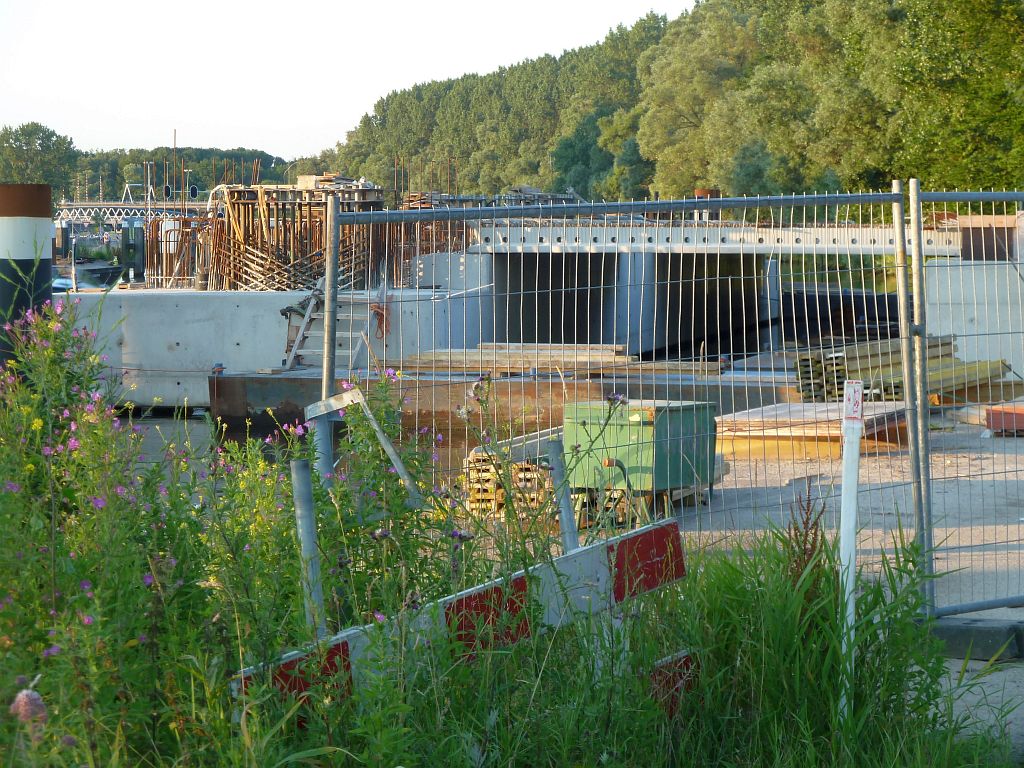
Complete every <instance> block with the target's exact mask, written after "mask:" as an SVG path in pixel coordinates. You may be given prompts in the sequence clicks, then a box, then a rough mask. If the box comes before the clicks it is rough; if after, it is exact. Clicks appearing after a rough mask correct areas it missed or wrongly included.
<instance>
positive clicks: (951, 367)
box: [794, 336, 1009, 403]
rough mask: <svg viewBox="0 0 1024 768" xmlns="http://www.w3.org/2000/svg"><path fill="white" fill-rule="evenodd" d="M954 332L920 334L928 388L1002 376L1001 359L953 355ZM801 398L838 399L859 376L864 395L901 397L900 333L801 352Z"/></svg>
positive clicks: (942, 388) (887, 398)
mask: <svg viewBox="0 0 1024 768" xmlns="http://www.w3.org/2000/svg"><path fill="white" fill-rule="evenodd" d="M956 352H957V346H956V344H955V341H954V337H953V336H929V337H928V338H927V339H925V358H926V366H927V371H928V391H929V392H930V393H944V392H951V391H954V390H959V389H963V388H966V387H973V386H978V385H980V384H986V383H989V382H993V381H997V380H998V379H1001V378H1002V377H1003V376H1004V375H1005V374H1006V372H1007V371H1008V370H1009V367H1008V366H1007V365H1006V363H1005V362H1003V361H1002V360H979V361H976V362H971V363H967V362H964V361H963V360H959V359H958V358H956V357H955V355H956ZM794 369H795V371H796V377H797V386H798V388H799V390H800V393H801V396H802V398H803V400H804V402H812V403H821V402H834V401H837V400H841V399H842V396H843V385H844V384H845V383H846V381H847V379H859V380H861V381H863V382H864V398H865V400H869V401H887V402H891V401H894V400H904V399H905V398H906V395H907V392H906V391H905V388H904V382H903V356H902V352H901V345H900V340H899V339H887V340H884V341H868V342H861V343H858V344H847V345H845V346H841V347H834V348H826V349H820V350H815V351H812V352H807V353H803V354H800V355H799V356H798V357H797V360H796V362H795V363H794Z"/></svg>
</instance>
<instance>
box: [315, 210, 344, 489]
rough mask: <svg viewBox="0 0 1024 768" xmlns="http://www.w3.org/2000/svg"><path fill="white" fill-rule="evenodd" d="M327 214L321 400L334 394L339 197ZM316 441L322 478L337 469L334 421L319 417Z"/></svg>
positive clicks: (336, 344)
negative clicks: (335, 466) (332, 422)
mask: <svg viewBox="0 0 1024 768" xmlns="http://www.w3.org/2000/svg"><path fill="white" fill-rule="evenodd" d="M326 202H327V205H326V210H325V215H324V227H325V232H324V263H325V269H324V318H323V322H324V346H323V357H324V361H323V363H324V370H323V375H322V376H321V381H320V399H321V400H326V399H327V398H329V397H330V396H331V395H333V394H334V377H335V370H334V369H335V363H334V360H335V353H336V352H337V349H338V250H339V246H340V238H339V236H338V196H337V195H336V194H335V193H333V192H331V193H330V194H328V195H327V201H326ZM313 441H314V443H315V444H316V469H317V472H319V473H320V477H321V478H326V477H327V475H328V474H330V473H331V472H333V471H334V426H333V425H332V424H331V420H330V419H328V418H326V417H323V418H319V419H316V425H315V429H314V430H313Z"/></svg>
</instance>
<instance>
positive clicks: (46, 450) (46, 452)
mask: <svg viewBox="0 0 1024 768" xmlns="http://www.w3.org/2000/svg"><path fill="white" fill-rule="evenodd" d="M43 456H53V448H51V447H50V446H48V445H44V446H43Z"/></svg>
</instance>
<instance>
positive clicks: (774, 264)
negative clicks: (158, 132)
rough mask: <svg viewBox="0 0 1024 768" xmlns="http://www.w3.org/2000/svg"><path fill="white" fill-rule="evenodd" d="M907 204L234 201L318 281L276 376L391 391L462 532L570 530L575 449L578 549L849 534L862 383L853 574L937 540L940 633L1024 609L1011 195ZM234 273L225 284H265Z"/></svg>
mask: <svg viewBox="0 0 1024 768" xmlns="http://www.w3.org/2000/svg"><path fill="white" fill-rule="evenodd" d="M372 191H373V190H370V192H372ZM908 191H909V195H905V194H904V191H903V188H902V186H901V185H900V184H899V183H898V182H897V183H894V187H893V190H892V191H891V192H873V193H865V194H821V195H806V196H779V197H762V198H731V199H730V198H699V199H690V200H675V201H646V202H637V203H598V204H586V203H580V204H575V203H573V204H568V203H564V202H559V201H555V202H551V201H545V203H544V204H526V203H524V204H517V205H506V206H501V207H495V206H493V205H491V203H493V202H494V201H488V200H483V199H481V200H469V199H462V198H459V199H455V198H452V199H450V200H449V199H448V198H446V197H445V196H441V195H439V196H435V197H436V199H434V198H431V199H430V200H429V201H424V200H419V199H417V200H416V201H415V204H414V205H410V206H409V208H408V209H405V210H365V209H359V208H358V207H355V208H353V207H347V208H346V207H345V205H347V204H345V203H344V198H343V199H342V206H340V207H339V210H341V211H342V212H340V213H338V214H337V215H336V216H331V215H328V203H327V202H326V201H327V198H328V197H329V195H330V192H329V191H328V192H324V193H321V192H317V191H315V190H314V191H312V192H308V193H303V194H304V196H303V198H302V200H300V201H298V202H297V203H296V205H295V206H292V207H291V208H289V207H288V206H286V205H284V204H283V202H282V200H283V199H282V198H279V197H276V198H275V197H273V196H270V197H266V198H265V201H264V202H261V198H259V196H256V197H253V196H252V195H249V196H248V197H246V196H244V195H242V196H241V197H239V199H244V200H245V201H248V202H251V201H252V200H255V201H256V203H259V205H256V203H253V205H254V206H256V207H255V208H253V210H254V211H255V212H254V213H253V222H255V224H254V225H253V228H252V229H253V231H254V232H255V231H257V230H258V231H259V232H260V233H262V234H260V236H259V237H260V238H263V239H262V240H260V239H259V238H257V241H258V242H257V241H254V242H256V245H257V246H259V247H258V248H257V247H256V246H252V247H253V248H256V251H258V252H259V253H263V250H266V248H271V246H273V248H277V249H278V250H276V251H275V253H278V251H279V253H278V256H277V257H276V258H277V262H276V263H277V264H278V265H279V266H280V267H281V270H283V271H282V274H285V273H286V274H287V275H289V276H290V278H289V279H294V280H297V281H298V282H297V283H296V285H301V286H303V287H305V288H308V289H310V293H309V298H308V300H306V301H300V302H298V303H296V304H293V305H292V306H290V307H288V308H287V309H286V311H285V312H284V314H286V315H287V318H288V320H287V323H288V344H287V349H286V350H285V355H284V359H285V366H284V368H285V369H286V374H287V375H288V376H291V377H292V379H291V380H292V381H293V382H294V381H295V380H299V379H302V377H307V378H308V379H318V378H320V377H321V366H322V364H323V360H324V359H325V356H327V355H328V353H329V355H330V356H333V358H334V362H333V365H334V368H335V372H336V379H337V381H335V382H334V385H335V386H336V387H338V386H340V380H341V379H350V380H358V381H360V382H364V383H365V382H367V380H368V381H369V382H371V383H372V382H373V381H374V380H380V379H384V378H391V379H394V384H393V388H395V389H396V390H397V394H398V397H399V398H400V401H401V411H402V414H401V419H402V427H403V433H404V434H405V435H406V436H407V438H409V439H415V440H417V441H418V442H420V443H422V444H423V446H424V448H425V454H426V455H427V456H429V463H430V465H431V466H432V468H433V475H434V483H435V485H436V486H437V487H438V488H439V489H442V491H447V492H449V493H450V494H451V495H452V496H453V497H455V498H456V500H457V502H458V505H459V508H460V509H461V510H462V511H463V513H464V514H466V515H471V516H473V517H474V518H476V519H478V520H488V521H493V522H494V524H495V526H496V528H500V526H502V525H506V526H507V525H509V524H512V523H514V519H513V518H515V517H516V516H517V515H518V516H522V515H530V514H533V515H534V518H533V519H532V522H534V523H535V522H536V519H535V517H536V515H535V513H536V510H538V509H540V508H542V507H545V508H548V509H551V510H554V507H555V505H554V503H553V501H552V495H553V492H554V486H553V481H552V477H551V472H550V463H551V462H550V458H551V456H550V455H551V452H552V451H555V450H560V451H561V453H562V454H563V456H564V459H565V463H566V465H567V474H568V484H569V486H570V491H571V503H572V506H573V514H574V515H575V516H576V521H577V525H578V527H579V529H580V531H581V532H582V533H583V534H584V537H585V538H586V537H591V538H592V537H600V536H606V535H609V534H610V533H612V532H619V531H621V530H622V529H623V528H625V527H628V526H632V525H637V524H641V523H643V522H646V521H647V520H649V519H652V518H657V517H663V516H666V515H674V516H676V517H678V519H679V520H680V523H681V526H682V528H683V529H684V531H685V534H686V536H687V537H688V539H689V540H690V541H691V542H692V543H694V544H695V545H699V546H728V545H732V544H742V543H743V542H744V541H745V540H746V538H747V537H748V536H749V535H751V534H752V533H754V532H757V531H763V530H765V529H766V528H767V527H769V526H786V525H787V524H789V522H790V521H791V520H792V519H793V516H794V515H800V514H802V513H807V512H808V511H810V512H811V513H817V512H819V511H820V512H821V522H822V524H823V525H824V526H825V527H826V528H827V529H829V530H834V529H836V528H837V527H838V513H839V501H840V493H841V477H840V467H841V461H840V459H841V457H840V453H841V443H842V427H841V416H842V412H841V410H842V403H841V400H842V394H843V386H844V383H845V382H846V381H847V380H849V379H856V380H861V381H863V382H864V390H865V395H866V400H867V403H866V408H865V436H864V439H863V440H862V442H861V453H862V462H861V476H860V490H859V502H860V516H859V520H858V529H859V546H860V557H861V562H862V563H863V564H864V565H865V567H867V568H872V567H874V566H875V564H877V561H878V556H879V555H880V554H881V553H882V552H883V551H885V550H886V548H888V547H890V546H891V545H892V543H893V540H894V538H896V537H900V536H902V537H905V538H907V539H910V538H916V539H917V540H918V541H919V543H920V544H921V545H922V546H923V547H925V548H930V547H932V546H933V547H934V549H933V550H932V552H933V556H934V560H931V559H929V560H928V563H929V565H933V566H934V569H935V571H936V572H937V573H938V574H940V575H939V576H938V578H937V579H936V580H935V581H934V582H932V583H931V587H930V591H929V595H928V597H929V600H930V601H931V603H932V604H933V606H934V607H935V609H936V611H937V612H938V613H940V614H941V613H955V612H961V611H964V610H973V609H976V608H979V607H982V608H984V607H994V606H1005V605H1011V604H1020V603H1021V601H1020V599H1019V597H1018V596H1020V595H1021V594H1024V584H1021V578H1022V577H1021V575H1020V566H1021V558H1020V543H1021V524H1022V519H1024V515H1022V514H1021V512H1020V509H1021V501H1020V499H1021V494H1020V485H1019V483H1020V477H1019V459H1018V451H1017V449H1016V440H1015V439H1014V437H1013V436H1015V435H1016V434H1017V433H1018V423H1019V424H1020V426H1021V430H1020V431H1024V415H1020V416H1019V415H1018V408H1021V409H1022V411H1024V405H1018V404H1016V403H1015V402H1014V401H1016V400H1017V399H1018V398H1022V397H1024V389H1022V386H1024V382H1022V379H1021V376H1020V375H1018V374H1019V372H1020V371H1021V370H1022V368H1024V341H1022V338H1024V337H1022V334H1024V309H1022V297H1021V285H1022V276H1021V274H1020V271H1019V257H1020V253H1021V247H1022V242H1021V241H1022V236H1021V234H1020V232H1021V230H1020V226H1019V224H1020V216H1019V215H1018V211H1019V205H1020V201H1021V199H1022V198H1021V195H1020V194H1019V193H991V194H989V193H986V194H982V193H934V192H924V193H921V192H920V190H919V188H918V186H917V183H916V182H915V181H913V180H912V181H911V184H910V188H909V190H908ZM370 192H367V191H366V189H364V188H363V187H360V195H363V196H365V195H368V194H370ZM239 195H241V193H239ZM360 199H362V198H360ZM371 202H372V201H371ZM516 202H522V201H516ZM446 203H448V204H457V205H462V206H470V207H461V208H449V207H443V206H444V205H445V204H446ZM369 207H370V208H373V207H374V206H373V205H370V206H369ZM257 209H258V210H257ZM281 211H283V212H285V213H280V216H279V212H281ZM257 214H258V215H257ZM281 217H284V218H281ZM279 218H281V220H280V221H279ZM285 218H286V219H287V221H284V219H285ZM331 221H333V222H334V223H335V225H336V227H335V229H334V230H333V231H330V222H331ZM215 224H216V220H215ZM256 224H258V226H256ZM238 229H239V231H241V232H243V234H244V233H245V232H248V231H249V230H247V229H245V228H244V227H240V228H238ZM221 230H223V231H222V232H221V234H224V233H225V232H227V230H225V229H224V228H223V227H222V228H221ZM221 230H217V231H221ZM232 231H234V230H232ZM197 237H198V239H199V241H200V244H201V243H202V242H203V234H202V233H201V232H200V233H199V234H198V235H197ZM225 237H226V238H227V239H225V240H224V243H227V245H224V244H223V243H222V245H224V248H227V247H228V245H230V247H231V248H232V249H234V250H232V253H235V252H236V251H237V252H238V253H241V252H242V251H245V250H246V247H248V246H246V243H248V241H242V240H240V241H239V242H238V243H235V242H234V240H231V238H230V237H227V235H225ZM229 241H230V242H229ZM292 241H295V242H300V243H302V244H303V245H302V247H303V248H304V249H305V250H301V251H295V250H294V249H291V250H289V247H287V246H288V244H289V243H291V242H292ZM240 244H241V245H240ZM261 244H262V245H261ZM249 245H250V246H251V243H250V244H249ZM279 246H280V247H279ZM261 248H262V249H263V250H261ZM239 249H241V250H239ZM331 249H334V251H335V252H336V254H337V255H336V257H335V259H334V261H333V262H332V259H331V258H330V253H329V251H330V250H331ZM204 252H205V251H204ZM226 252H227V251H225V253H226ZM325 253H326V255H327V257H326V258H325ZM306 257H308V258H306ZM243 261H245V260H244V259H243ZM236 262H237V263H236ZM204 263H206V262H204ZM225 263H226V262H225ZM231 263H232V264H235V265H236V267H238V268H237V269H236V270H235V271H236V272H237V275H236V277H235V278H232V279H236V280H241V279H242V277H244V276H245V275H248V274H249V272H246V271H245V270H250V271H251V266H247V267H245V268H244V269H243V268H242V267H239V266H238V264H241V263H242V262H241V261H238V260H237V259H236V261H232V262H231ZM246 263H248V262H246ZM331 263H336V264H337V269H338V274H337V291H336V295H335V297H334V298H333V299H332V300H330V301H328V302H325V301H324V295H325V293H330V291H328V290H325V288H326V285H325V281H324V265H325V264H331ZM213 264H214V262H213V261H209V263H208V266H209V268H210V269H211V272H210V285H211V287H212V286H213V284H214V282H215V280H214V273H215V272H216V270H214V269H213ZM233 269H234V267H233ZM264 271H265V270H264ZM243 272H244V274H243ZM216 273H217V274H218V275H221V272H216ZM225 274H226V273H225ZM232 274H235V273H232ZM261 274H263V273H261ZM239 276H242V277H239ZM250 277H252V276H251V275H250ZM217 279H221V278H220V277H218V278H217ZM246 279H247V280H248V279H249V278H246ZM253 279H254V278H253ZM261 279H262V278H261ZM218 285H219V283H218ZM239 285H242V283H239ZM255 285H256V283H253V282H252V280H249V282H245V283H244V286H243V287H246V288H247V289H251V288H253V286H255ZM327 304H333V305H334V309H333V313H332V311H329V310H330V307H329V306H327ZM332 314H333V317H331V315H332ZM325 321H326V324H327V325H326V326H325ZM332 326H333V328H332ZM325 327H326V328H327V329H328V332H327V333H325ZM275 375H276V374H275ZM308 383H310V384H312V382H308ZM300 389H301V388H300ZM309 389H310V387H307V388H306V389H303V390H301V391H303V392H306V391H307V390H309ZM296 391H299V390H298V389H297V390H296ZM303 396H305V395H303ZM309 399H310V398H307V401H308V400H309ZM1018 420H1019V421H1018ZM552 440H555V441H558V442H559V443H560V444H561V449H557V448H554V447H553V445H554V443H552ZM428 446H429V448H428ZM495 457H501V458H503V459H505V460H506V461H504V462H502V463H501V465H502V467H503V469H502V468H499V464H498V463H497V462H495V460H494V459H495ZM347 460H349V461H352V460H355V461H358V457H348V459H347ZM551 523H552V526H555V528H557V520H555V519H554V516H553V517H552V520H551ZM552 541H557V530H553V531H552Z"/></svg>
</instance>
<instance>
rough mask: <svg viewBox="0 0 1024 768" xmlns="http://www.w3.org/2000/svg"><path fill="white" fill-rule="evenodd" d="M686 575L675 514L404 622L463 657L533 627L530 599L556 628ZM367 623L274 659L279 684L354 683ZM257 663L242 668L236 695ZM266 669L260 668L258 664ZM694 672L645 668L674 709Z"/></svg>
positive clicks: (676, 661) (670, 664) (687, 663)
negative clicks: (448, 642)
mask: <svg viewBox="0 0 1024 768" xmlns="http://www.w3.org/2000/svg"><path fill="white" fill-rule="evenodd" d="M685 575H686V566H685V561H684V557H683V546H682V539H681V538H680V535H679V526H678V524H677V523H676V521H675V520H666V521H662V522H658V523H655V524H653V525H649V526H645V527H644V528H638V529H637V530H635V531H630V532H629V533H626V534H623V535H622V536H617V537H616V538H613V539H608V540H606V541H602V542H599V543H596V544H592V545H590V546H587V547H583V548H581V549H577V550H574V551H572V552H570V553H568V554H565V555H562V556H561V557H558V558H555V559H554V560H552V561H551V562H550V563H542V564H539V565H536V566H533V567H532V568H529V569H527V570H526V571H520V572H519V573H516V574H514V575H513V576H512V577H511V578H508V579H502V580H498V581H493V582H489V583H487V584H481V585H479V586H477V587H473V588H471V589H467V590H464V591H462V592H459V593H457V594H454V595H450V596H448V597H446V598H444V599H442V600H440V601H438V602H436V603H432V604H430V605H427V606H425V607H424V608H423V609H422V610H421V611H420V612H419V614H417V616H416V618H415V619H414V620H413V622H412V626H411V627H410V628H409V630H410V633H411V634H412V636H413V639H414V640H415V639H416V638H417V637H423V639H429V638H430V636H431V635H433V636H434V637H436V633H437V632H438V631H441V630H446V631H447V632H448V635H449V637H450V638H452V639H453V640H456V641H458V642H460V643H462V644H463V645H464V646H465V647H466V653H467V655H472V654H473V653H474V652H475V651H478V650H482V649H485V648H491V647H503V646H508V645H511V644H513V643H515V642H517V641H519V640H522V639H523V638H526V637H529V636H530V635H531V634H532V632H533V631H534V630H535V628H534V627H532V626H531V623H530V618H529V611H528V608H529V605H530V604H531V603H534V604H537V605H540V606H541V607H542V608H543V624H544V625H545V626H551V627H559V626H562V625H564V624H566V623H568V622H571V621H573V620H574V619H575V618H576V617H578V616H580V615H588V614H595V613H600V612H602V611H607V610H611V609H614V608H615V607H616V606H618V605H620V604H622V603H623V602H625V601H627V600H629V599H630V598H633V597H636V596H638V595H642V594H645V593H647V592H651V591H653V590H655V589H658V588H659V587H662V586H664V585H666V584H669V583H671V582H674V581H677V580H679V579H681V578H683V576H685ZM369 630H370V627H365V626H363V627H353V628H351V629H347V630H345V631H343V632H339V633H338V634H336V635H334V636H333V637H331V638H328V639H327V640H324V641H322V642H321V643H319V644H317V645H314V646H311V647H310V648H308V649H307V650H304V651H296V652H293V653H289V654H286V655H285V656H282V657H281V658H280V659H279V660H278V661H277V662H274V663H273V665H272V666H273V674H272V680H273V683H274V685H275V687H277V688H278V689H280V690H281V691H282V692H285V693H290V694H301V693H304V692H305V691H307V690H308V689H309V688H310V687H311V686H312V685H313V684H315V683H318V682H320V681H323V680H329V679H333V680H335V681H336V684H337V685H338V687H339V688H340V689H342V690H344V691H351V690H352V687H353V686H355V685H358V684H359V679H358V676H359V666H360V665H359V664H358V662H359V660H360V659H361V658H363V657H364V656H365V654H366V652H367V645H368V643H369V636H370V633H369ZM260 669H261V668H260V667H249V668H247V669H244V670H242V672H241V673H240V674H239V676H238V678H237V679H236V684H235V686H234V689H235V692H236V694H237V693H239V692H244V690H245V688H246V684H247V683H248V681H249V680H250V679H252V677H253V676H254V675H255V674H257V672H259V671H260ZM262 669H263V670H264V671H266V667H262ZM692 675H693V662H692V659H691V658H690V656H689V654H687V653H686V652H681V653H678V654H675V655H673V656H670V657H666V658H665V659H662V660H661V661H659V662H658V663H657V664H656V668H655V670H654V671H653V672H652V674H651V680H652V684H653V687H654V689H655V695H656V696H657V697H658V698H659V700H661V701H663V705H664V706H665V708H666V710H667V711H669V713H670V714H672V713H673V712H674V710H675V707H676V704H677V702H678V696H679V695H680V694H681V692H682V691H683V690H684V689H686V688H688V687H689V685H690V681H691V679H692Z"/></svg>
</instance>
